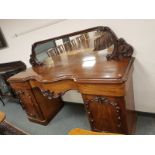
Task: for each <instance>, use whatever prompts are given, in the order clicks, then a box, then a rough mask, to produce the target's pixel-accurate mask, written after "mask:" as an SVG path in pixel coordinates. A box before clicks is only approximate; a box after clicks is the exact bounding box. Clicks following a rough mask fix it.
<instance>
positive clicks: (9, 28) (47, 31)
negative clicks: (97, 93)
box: [0, 20, 155, 113]
mask: <svg viewBox="0 0 155 155" xmlns="http://www.w3.org/2000/svg"><path fill="white" fill-rule="evenodd" d="M51 22H53V20H0V27H1V28H2V30H3V32H4V34H5V37H6V40H7V42H8V45H9V47H8V48H6V49H3V50H0V63H3V62H9V61H14V60H22V61H24V62H25V63H26V64H27V66H28V67H30V64H29V55H30V53H31V45H32V44H33V43H34V42H36V41H39V40H42V39H48V38H51V37H55V36H58V35H62V34H66V33H70V32H73V31H77V30H82V29H85V28H89V27H93V26H98V25H103V26H109V27H110V28H111V29H112V30H113V31H114V32H115V33H116V34H117V36H118V37H122V38H125V40H126V41H127V42H129V43H130V44H131V45H132V46H133V47H134V49H135V54H134V55H135V57H136V61H135V70H134V93H135V104H136V110H138V111H144V112H152V113H155V69H154V66H155V46H154V44H155V20H65V21H62V22H60V23H58V24H55V25H51V26H47V27H45V28H41V29H38V30H36V31H32V32H29V33H27V34H23V35H20V36H18V37H14V35H15V34H16V33H17V34H18V33H19V34H20V33H22V32H28V31H29V30H31V29H34V28H37V27H41V26H43V25H46V24H48V23H51ZM64 100H69V101H74V102H82V99H81V97H80V94H75V93H68V94H66V95H65V96H64Z"/></svg>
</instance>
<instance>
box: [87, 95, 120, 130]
mask: <svg viewBox="0 0 155 155" xmlns="http://www.w3.org/2000/svg"><path fill="white" fill-rule="evenodd" d="M91 102H97V103H98V104H109V105H111V106H112V107H113V108H114V109H115V112H116V115H117V127H118V128H121V116H120V107H119V105H118V103H116V102H114V101H111V100H109V99H108V98H107V97H104V96H95V97H94V98H92V99H86V100H85V106H86V109H87V113H88V116H89V119H90V123H91V126H92V128H93V129H94V130H96V131H97V129H96V128H95V124H94V119H93V115H92V113H91V111H90V109H89V103H91Z"/></svg>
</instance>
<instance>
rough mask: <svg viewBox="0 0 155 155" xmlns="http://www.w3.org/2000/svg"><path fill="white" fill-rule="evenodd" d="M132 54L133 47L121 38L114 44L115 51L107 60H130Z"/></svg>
mask: <svg viewBox="0 0 155 155" xmlns="http://www.w3.org/2000/svg"><path fill="white" fill-rule="evenodd" d="M132 54H133V47H132V46H131V45H129V44H128V43H127V42H126V41H125V40H124V39H122V38H120V39H118V40H117V41H116V42H115V43H114V50H113V52H112V54H108V55H107V60H111V59H115V60H119V59H122V58H130V57H131V56H132Z"/></svg>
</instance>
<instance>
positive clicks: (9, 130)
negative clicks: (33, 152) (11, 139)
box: [0, 121, 27, 135]
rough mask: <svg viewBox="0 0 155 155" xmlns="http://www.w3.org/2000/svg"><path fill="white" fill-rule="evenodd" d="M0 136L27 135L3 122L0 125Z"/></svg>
mask: <svg viewBox="0 0 155 155" xmlns="http://www.w3.org/2000/svg"><path fill="white" fill-rule="evenodd" d="M0 135H27V133H26V132H24V131H22V130H21V129H18V128H17V127H15V126H13V125H12V124H10V123H8V122H6V121H4V122H2V123H1V124H0Z"/></svg>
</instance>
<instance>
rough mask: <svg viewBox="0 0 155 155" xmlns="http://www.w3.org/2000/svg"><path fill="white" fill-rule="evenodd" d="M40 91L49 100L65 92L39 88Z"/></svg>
mask: <svg viewBox="0 0 155 155" xmlns="http://www.w3.org/2000/svg"><path fill="white" fill-rule="evenodd" d="M40 91H41V93H42V94H43V96H46V97H47V98H48V99H49V100H51V99H54V98H58V97H60V96H62V95H63V94H64V93H65V92H60V93H55V92H54V91H50V90H43V89H40Z"/></svg>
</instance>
